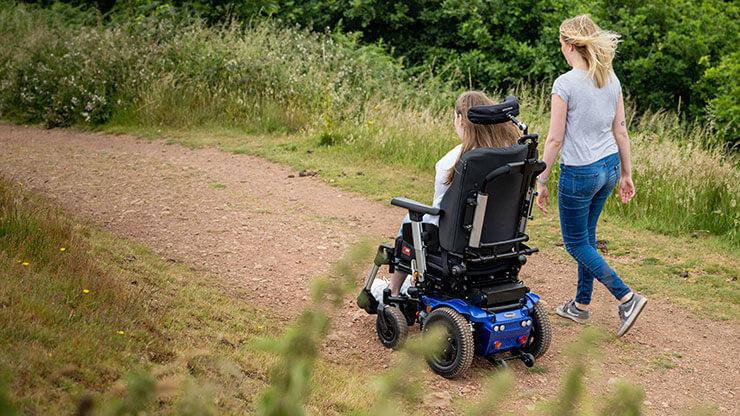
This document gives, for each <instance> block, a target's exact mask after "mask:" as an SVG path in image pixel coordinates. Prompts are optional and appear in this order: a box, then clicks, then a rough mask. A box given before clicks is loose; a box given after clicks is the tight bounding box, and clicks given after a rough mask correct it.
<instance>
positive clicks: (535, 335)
mask: <svg viewBox="0 0 740 416" xmlns="http://www.w3.org/2000/svg"><path fill="white" fill-rule="evenodd" d="M551 339H552V327H551V326H550V317H549V316H548V315H547V311H546V310H545V307H544V306H542V304H541V303H539V302H538V303H535V304H534V310H533V311H532V331H531V332H530V333H529V340H528V341H527V344H526V345H525V346H524V347H523V348H522V351H524V352H527V353H530V354H532V355H533V356H534V358H540V357H542V356H543V355H545V353H546V352H547V350H548V348H550V340H551Z"/></svg>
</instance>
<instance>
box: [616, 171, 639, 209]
mask: <svg viewBox="0 0 740 416" xmlns="http://www.w3.org/2000/svg"><path fill="white" fill-rule="evenodd" d="M619 196H620V197H622V203H623V204H626V203H628V202H630V200H632V197H633V196H635V184H633V183H632V178H631V177H629V176H622V177H621V178H620V179H619Z"/></svg>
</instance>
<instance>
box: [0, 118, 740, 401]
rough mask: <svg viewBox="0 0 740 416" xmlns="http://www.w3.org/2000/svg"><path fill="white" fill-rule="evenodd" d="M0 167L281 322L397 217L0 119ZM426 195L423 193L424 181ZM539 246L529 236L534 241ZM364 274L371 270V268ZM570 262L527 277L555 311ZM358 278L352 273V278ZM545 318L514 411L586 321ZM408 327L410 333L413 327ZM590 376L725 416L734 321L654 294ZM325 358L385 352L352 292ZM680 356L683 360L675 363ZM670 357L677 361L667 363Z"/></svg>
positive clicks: (305, 182) (542, 386)
mask: <svg viewBox="0 0 740 416" xmlns="http://www.w3.org/2000/svg"><path fill="white" fill-rule="evenodd" d="M0 149H2V152H0V174H2V175H3V176H5V177H7V178H12V179H14V180H16V181H19V182H22V183H23V184H24V186H27V187H29V188H30V189H32V190H33V191H36V192H40V193H43V194H46V195H49V196H52V197H54V198H56V199H57V200H59V201H60V204H61V205H62V206H63V207H64V208H65V209H67V210H69V211H71V212H73V213H76V214H78V215H79V216H81V217H83V218H90V219H91V220H92V221H93V223H94V224H95V225H96V226H98V227H100V228H102V229H104V230H106V231H110V232H113V233H115V234H116V235H119V236H120V237H122V238H129V239H133V240H134V241H137V242H139V243H142V244H144V245H146V246H148V247H150V248H152V249H153V250H155V251H156V252H157V253H158V254H160V255H162V256H163V257H166V258H168V259H172V260H173V261H178V262H183V263H186V264H189V265H191V266H193V267H195V268H198V269H201V270H203V271H207V272H209V273H212V274H214V275H216V276H219V277H220V281H219V283H218V284H219V285H221V286H222V287H224V288H225V290H229V288H239V289H240V292H244V291H246V293H247V294H246V295H245V296H246V298H245V299H244V301H246V302H248V303H250V304H252V305H256V306H259V307H261V308H262V309H264V310H266V311H268V313H269V314H271V315H272V316H274V317H276V318H277V319H280V320H281V321H283V322H286V321H290V320H291V319H292V318H293V317H295V316H297V314H298V312H299V311H300V310H301V309H302V308H303V307H304V306H305V305H306V302H307V299H308V297H309V296H310V294H309V279H310V278H311V277H312V276H317V275H321V274H324V273H326V272H327V271H328V269H329V266H330V264H331V263H332V262H334V261H336V260H337V259H338V258H340V257H341V255H342V254H343V253H344V251H345V249H346V248H347V247H348V246H349V245H351V244H352V243H354V242H355V241H357V240H358V238H360V237H361V236H363V235H370V236H374V237H376V238H377V237H381V238H384V239H386V240H388V241H390V240H391V239H392V238H393V237H394V236H395V234H396V231H397V229H398V224H399V222H400V219H401V218H402V216H403V214H404V212H403V211H402V210H400V209H397V208H391V207H388V206H387V205H385V204H383V203H378V202H372V201H368V200H367V199H365V198H362V197H361V196H358V195H355V194H351V193H348V192H343V191H341V190H339V189H337V188H333V187H331V186H329V185H328V184H326V183H324V182H322V181H321V180H320V179H318V178H299V177H295V178H289V177H288V175H295V171H292V170H291V169H290V168H287V167H283V166H280V165H276V164H273V163H270V162H267V161H265V160H263V159H260V158H257V157H252V156H246V155H234V154H230V153H224V152H221V151H218V150H215V149H202V150H191V149H188V148H184V147H181V146H177V145H174V146H167V145H165V144H164V141H148V140H141V139H137V138H135V137H132V136H112V135H105V134H99V133H88V132H77V131H72V130H42V129H38V128H34V127H19V126H11V125H0ZM430 192H431V190H430ZM532 241H533V243H534V245H535V246H536V245H543V244H546V242H544V241H542V242H538V239H537V236H536V235H533V236H532ZM368 269H369V267H368ZM575 275H576V267H575V264H572V263H569V262H562V261H559V260H554V259H551V258H548V257H546V256H543V255H540V254H536V255H534V256H532V257H531V258H530V261H529V263H528V264H527V265H526V266H525V268H524V270H523V273H522V277H523V280H524V281H525V282H526V283H527V284H528V285H529V286H531V287H533V289H534V290H535V291H536V292H537V293H539V294H540V295H541V296H542V297H543V299H545V301H546V302H547V303H548V305H547V306H548V310H549V311H551V312H552V311H553V310H554V306H555V304H557V303H559V302H560V301H563V300H565V299H567V298H569V297H571V296H572V292H573V291H574V287H575ZM364 277H365V276H357V280H358V282H359V281H361V280H363V279H364ZM592 316H593V318H592V319H593V321H594V322H593V325H595V326H597V327H600V328H605V329H608V330H610V331H611V330H614V329H616V327H617V318H616V304H615V303H614V302H613V300H612V299H611V298H610V295H609V294H608V292H606V291H605V290H604V289H603V288H602V287H597V289H596V290H595V293H594V303H593V310H592ZM558 319H559V318H557V317H555V316H553V317H552V320H553V324H554V325H553V329H554V338H553V343H552V347H551V349H550V352H549V353H548V354H547V355H546V356H545V357H543V359H541V360H539V361H538V364H541V365H544V366H546V367H547V368H548V369H549V372H548V373H546V374H532V373H530V372H528V371H526V370H525V369H524V367H523V365H521V364H520V363H515V364H513V365H512V367H513V369H514V371H515V373H516V374H517V388H516V392H515V393H513V394H512V395H511V396H510V397H511V399H512V400H513V402H514V403H515V408H516V409H517V410H519V411H520V412H524V411H527V410H531V409H532V408H533V407H532V406H533V405H534V404H535V403H536V402H537V401H538V400H540V399H542V398H544V397H551V396H552V395H553V394H555V393H556V391H557V387H558V382H559V380H560V377H561V376H562V374H563V371H564V369H565V368H566V367H567V359H566V358H565V357H564V354H563V347H564V346H565V345H566V344H567V343H570V342H572V341H574V340H575V339H577V337H578V334H579V333H580V331H581V327H578V326H575V325H571V326H562V324H559V323H558ZM411 332H412V336H413V334H414V333H417V332H418V330H416V331H411ZM603 352H604V357H603V359H602V361H601V364H600V365H599V366H598V368H596V369H594V371H593V372H592V374H591V377H590V378H589V384H590V385H589V388H590V390H591V391H592V392H594V393H597V394H601V393H605V392H607V391H608V390H609V389H610V388H611V386H612V385H613V382H614V381H615V380H616V379H617V378H626V379H628V380H630V381H632V382H634V383H637V384H639V385H641V386H642V387H643V388H644V389H645V390H646V406H645V407H646V409H647V410H648V411H649V413H652V414H661V415H662V414H679V413H681V412H682V411H684V410H685V409H686V408H688V407H689V406H690V405H692V404H694V403H698V402H714V403H717V404H718V406H719V409H720V411H721V413H723V414H740V389H739V388H738V385H739V384H740V383H738V380H740V364H738V362H737V361H736V359H737V358H738V357H740V354H739V353H740V325H738V324H737V323H727V322H725V323H720V322H714V321H709V320H706V319H701V318H699V317H697V316H695V315H693V314H692V313H690V312H687V311H685V310H682V309H681V308H679V307H678V306H676V305H674V304H671V303H669V302H668V301H667V299H665V298H659V297H658V298H653V299H651V300H650V303H649V304H648V308H647V309H646V311H645V312H644V315H643V316H642V317H641V318H640V321H638V323H637V324H636V326H635V328H633V329H632V330H631V332H630V333H629V334H628V335H627V336H625V337H624V338H622V339H620V340H619V341H617V342H607V343H606V344H605V346H604V348H603ZM324 356H325V358H326V359H327V360H329V361H333V362H336V363H340V364H342V365H347V366H350V367H354V368H356V369H357V370H358V371H362V372H364V373H370V374H373V373H378V372H381V371H383V369H384V368H385V367H386V366H388V365H389V364H387V363H391V362H392V361H393V359H394V358H395V357H394V353H392V352H390V351H388V350H385V349H383V347H382V346H381V345H380V343H379V342H378V341H377V339H376V335H375V323H374V319H373V317H369V316H368V315H367V314H365V313H364V312H363V311H360V310H358V309H357V308H356V306H354V300H353V299H351V298H350V299H347V300H346V302H345V304H344V306H343V307H342V309H341V311H339V312H338V313H337V316H335V319H334V330H333V331H332V333H331V334H330V335H329V337H328V338H327V341H326V345H325V348H324ZM679 357H680V358H679ZM662 358H666V359H669V360H670V361H672V362H674V363H675V364H676V367H675V368H670V369H666V368H662V367H660V365H659V360H660V359H662ZM492 371H493V370H492V367H491V366H490V364H488V363H487V362H486V361H485V360H481V359H476V360H474V362H473V368H472V370H471V371H468V372H467V373H466V374H465V375H464V376H463V377H461V378H459V379H456V380H453V381H449V380H444V379H441V378H439V377H436V376H434V375H432V374H430V373H429V372H427V374H426V375H425V380H426V383H427V385H428V386H429V388H430V389H431V391H433V392H437V393H439V394H438V397H436V398H435V400H434V403H436V405H438V407H434V405H429V407H430V409H429V410H430V411H431V412H433V413H439V414H444V413H446V412H447V406H449V398H448V397H447V395H446V394H445V393H443V392H449V393H451V394H452V395H453V396H454V395H461V396H464V397H476V396H479V395H480V394H482V391H483V388H484V384H485V383H484V377H482V375H484V374H488V373H490V372H492Z"/></svg>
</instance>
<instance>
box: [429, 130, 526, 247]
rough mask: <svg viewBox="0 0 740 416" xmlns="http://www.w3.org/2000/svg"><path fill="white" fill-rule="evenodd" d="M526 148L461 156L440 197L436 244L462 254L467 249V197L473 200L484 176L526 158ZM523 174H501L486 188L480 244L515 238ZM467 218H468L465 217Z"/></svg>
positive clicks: (482, 150)
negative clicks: (437, 240) (441, 213)
mask: <svg viewBox="0 0 740 416" xmlns="http://www.w3.org/2000/svg"><path fill="white" fill-rule="evenodd" d="M527 152H528V147H527V145H523V144H518V145H514V146H511V147H483V148H478V149H473V150H470V151H469V152H467V153H465V154H464V155H462V157H461V158H460V161H458V163H457V166H455V176H454V178H453V179H452V184H450V188H449V189H448V190H447V192H445V195H444V197H443V198H442V206H441V208H442V210H443V211H444V213H443V215H442V216H441V217H440V220H439V245H440V246H441V247H442V248H443V249H444V250H447V251H451V252H454V253H462V252H464V251H465V248H466V247H467V246H468V240H469V238H470V232H469V231H468V230H466V229H465V228H464V225H465V223H466V222H468V223H469V222H470V220H471V219H472V211H473V207H470V206H469V205H468V203H467V200H468V198H475V194H476V193H477V192H478V191H480V190H481V189H480V188H481V186H482V185H483V182H484V179H485V177H486V175H488V174H489V173H490V172H492V171H493V170H495V169H496V168H498V167H501V166H504V165H506V164H507V163H513V162H522V161H525V160H526V159H527ZM523 179H524V178H523V175H522V174H521V173H514V174H508V175H502V176H500V177H499V178H497V179H495V180H493V181H492V182H490V183H489V184H488V185H487V187H486V188H487V189H485V190H484V191H485V192H486V193H487V194H488V206H487V209H486V215H485V220H484V222H483V232H482V234H481V242H484V243H492V242H498V241H504V240H510V239H512V238H515V237H517V227H518V226H519V220H520V217H521V207H522V200H523V198H524V197H525V195H524V194H523V193H522V189H524V188H523V187H522V181H523ZM466 217H467V218H466Z"/></svg>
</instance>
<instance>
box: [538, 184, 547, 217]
mask: <svg viewBox="0 0 740 416" xmlns="http://www.w3.org/2000/svg"><path fill="white" fill-rule="evenodd" d="M548 205H550V191H548V190H547V185H545V184H544V183H540V182H537V206H538V207H539V208H540V209H541V210H542V212H544V213H547V206H548Z"/></svg>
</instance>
